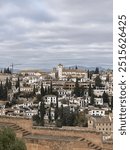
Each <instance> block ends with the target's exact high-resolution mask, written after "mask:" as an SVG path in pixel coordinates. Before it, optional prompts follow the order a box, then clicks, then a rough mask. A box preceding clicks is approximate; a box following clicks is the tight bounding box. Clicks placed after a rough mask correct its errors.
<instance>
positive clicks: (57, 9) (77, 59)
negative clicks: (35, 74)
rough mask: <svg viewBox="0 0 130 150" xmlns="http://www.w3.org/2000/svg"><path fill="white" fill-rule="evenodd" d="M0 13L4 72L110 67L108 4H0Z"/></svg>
mask: <svg viewBox="0 0 130 150" xmlns="http://www.w3.org/2000/svg"><path fill="white" fill-rule="evenodd" d="M0 9H1V11H0V18H1V20H0V24H1V26H0V56H2V57H1V59H0V61H1V64H2V65H3V66H6V65H7V63H12V62H17V61H18V62H20V63H23V62H24V59H25V58H28V59H27V61H26V62H24V63H23V64H26V65H27V66H30V67H31V66H34V67H39V68H47V67H52V66H53V65H54V64H58V63H59V62H61V63H64V64H66V65H68V64H72V65H74V64H83V65H86V66H87V65H91V66H95V65H96V64H101V65H103V64H104V66H105V64H107V66H108V64H110V66H111V65H112V0H109V1H108V0H99V1H98V2H97V1H95V0H85V1H81V0H71V1H70V0H37V1H35V0H22V1H18V0H13V1H10V0H6V1H5V0H1V1H0ZM104 58H105V59H104ZM45 61H46V62H45ZM34 64H35V65H34ZM26 65H23V67H25V66H26Z"/></svg>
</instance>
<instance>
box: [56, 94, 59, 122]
mask: <svg viewBox="0 0 130 150" xmlns="http://www.w3.org/2000/svg"><path fill="white" fill-rule="evenodd" d="M58 116H59V109H58V95H57V96H56V107H55V120H57V119H58Z"/></svg>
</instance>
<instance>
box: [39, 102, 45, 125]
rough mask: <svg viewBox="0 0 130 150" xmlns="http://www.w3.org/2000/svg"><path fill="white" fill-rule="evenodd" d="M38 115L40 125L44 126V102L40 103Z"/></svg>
mask: <svg viewBox="0 0 130 150" xmlns="http://www.w3.org/2000/svg"><path fill="white" fill-rule="evenodd" d="M38 113H39V114H38V115H39V117H40V125H42V126H44V115H45V113H46V110H45V103H44V101H41V103H40V108H39V111H38Z"/></svg>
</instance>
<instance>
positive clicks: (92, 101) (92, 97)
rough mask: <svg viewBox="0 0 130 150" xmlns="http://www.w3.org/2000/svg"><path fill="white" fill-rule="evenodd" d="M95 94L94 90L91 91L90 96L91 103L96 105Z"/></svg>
mask: <svg viewBox="0 0 130 150" xmlns="http://www.w3.org/2000/svg"><path fill="white" fill-rule="evenodd" d="M94 97H95V95H94V94H93V91H92V93H91V98H90V103H91V105H95V99H94Z"/></svg>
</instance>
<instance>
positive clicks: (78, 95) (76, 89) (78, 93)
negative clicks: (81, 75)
mask: <svg viewBox="0 0 130 150" xmlns="http://www.w3.org/2000/svg"><path fill="white" fill-rule="evenodd" d="M74 94H75V96H76V97H80V87H79V82H78V78H77V79H76V82H75V88H74Z"/></svg>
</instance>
